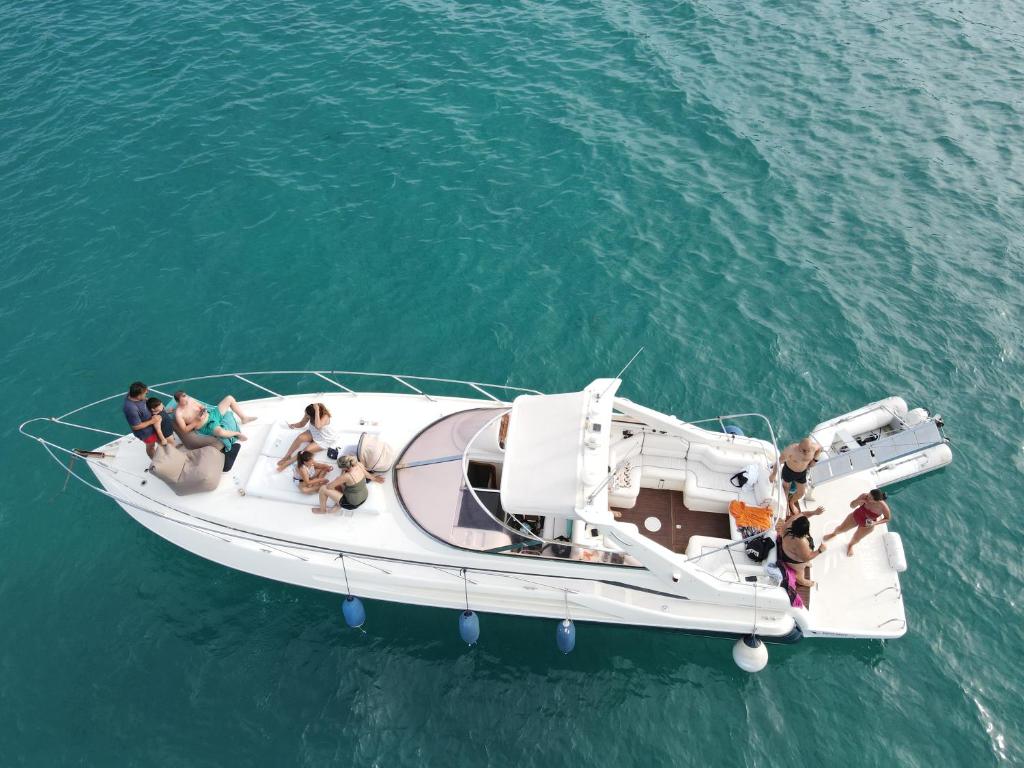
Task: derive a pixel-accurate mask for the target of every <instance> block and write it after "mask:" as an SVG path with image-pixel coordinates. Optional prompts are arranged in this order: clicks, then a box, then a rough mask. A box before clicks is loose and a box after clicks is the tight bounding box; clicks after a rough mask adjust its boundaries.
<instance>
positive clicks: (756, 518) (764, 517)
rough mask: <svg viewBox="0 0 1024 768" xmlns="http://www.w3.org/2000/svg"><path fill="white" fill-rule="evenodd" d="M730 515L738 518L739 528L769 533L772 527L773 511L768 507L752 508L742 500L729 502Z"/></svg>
mask: <svg viewBox="0 0 1024 768" xmlns="http://www.w3.org/2000/svg"><path fill="white" fill-rule="evenodd" d="M729 514H730V515H732V516H733V517H735V518H736V525H737V526H745V527H750V528H757V529H758V530H759V531H767V530H768V529H769V528H771V527H772V511H771V510H770V509H768V507H751V506H749V505H747V504H746V503H745V502H742V501H740V500H738V499H737V500H736V501H730V502H729Z"/></svg>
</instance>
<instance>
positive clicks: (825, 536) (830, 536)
mask: <svg viewBox="0 0 1024 768" xmlns="http://www.w3.org/2000/svg"><path fill="white" fill-rule="evenodd" d="M835 537H836V534H834V533H826V534H825V535H824V536H823V537H822V539H821V540H822V541H828V540H829V539H834V538H835Z"/></svg>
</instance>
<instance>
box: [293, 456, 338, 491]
mask: <svg viewBox="0 0 1024 768" xmlns="http://www.w3.org/2000/svg"><path fill="white" fill-rule="evenodd" d="M330 471H331V466H330V465H329V464H321V463H320V462H319V461H313V454H312V453H311V452H310V451H299V455H298V458H297V459H296V460H295V472H294V473H293V474H292V478H293V479H294V480H295V482H296V483H297V484H298V486H299V490H300V491H302V492H303V493H316V492H317V491H318V490H320V486H322V485H327V474H328V473H329V472H330Z"/></svg>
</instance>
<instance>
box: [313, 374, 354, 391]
mask: <svg viewBox="0 0 1024 768" xmlns="http://www.w3.org/2000/svg"><path fill="white" fill-rule="evenodd" d="M313 373H314V374H316V375H317V376H319V377H320V378H321V379H323V380H324V381H326V382H328V383H329V384H333V385H334V386H336V387H337V388H338V389H343V390H345V391H346V392H348V393H349V394H352V395H354V394H355V392H354V391H353V390H351V389H349V388H348V387H346V386H345V385H344V384H340V383H338V382H337V381H335V380H334V379H331V378H328V377H327V376H324V375H323V374H322V373H320V372H319V371H313ZM331 373H332V374H333V373H334V371H331Z"/></svg>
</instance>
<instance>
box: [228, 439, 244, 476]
mask: <svg viewBox="0 0 1024 768" xmlns="http://www.w3.org/2000/svg"><path fill="white" fill-rule="evenodd" d="M240 450H242V444H241V443H235V444H234V445H232V446H231V450H230V451H224V471H225V472H230V471H231V468H232V467H233V466H235V459H237V458H238V452H239V451H240Z"/></svg>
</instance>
